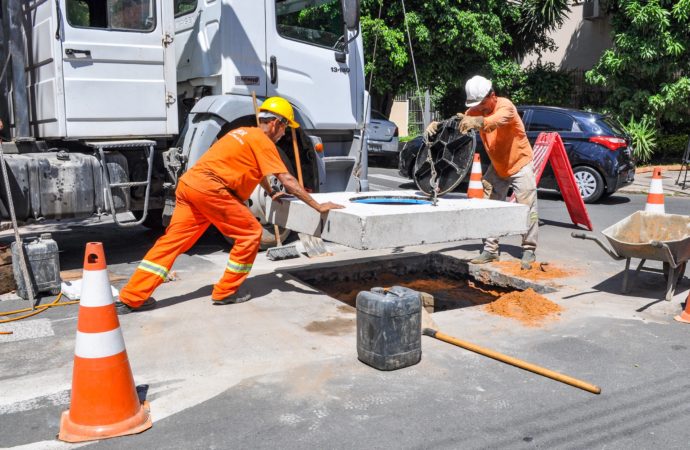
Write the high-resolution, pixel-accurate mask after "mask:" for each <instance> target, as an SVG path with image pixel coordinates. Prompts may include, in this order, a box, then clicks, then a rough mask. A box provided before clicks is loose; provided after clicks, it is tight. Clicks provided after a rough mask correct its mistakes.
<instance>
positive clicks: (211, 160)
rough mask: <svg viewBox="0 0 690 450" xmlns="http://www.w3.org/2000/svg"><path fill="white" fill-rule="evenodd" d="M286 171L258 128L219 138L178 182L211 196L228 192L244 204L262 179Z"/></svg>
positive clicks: (270, 143) (232, 132) (238, 130)
mask: <svg viewBox="0 0 690 450" xmlns="http://www.w3.org/2000/svg"><path fill="white" fill-rule="evenodd" d="M287 171H288V170H287V169H286V168H285V164H283V160H282V159H280V155H279V154H278V150H277V149H276V146H275V144H274V143H273V142H272V141H271V140H270V139H269V138H268V136H266V134H265V133H264V132H263V131H261V130H260V129H259V128H249V127H247V128H237V129H235V130H232V131H230V132H229V133H228V134H226V135H225V136H223V137H222V138H220V139H219V140H218V142H216V143H215V144H213V145H212V146H211V148H210V149H208V151H207V152H206V153H204V155H203V156H202V157H201V158H199V160H198V161H197V162H196V164H194V167H192V168H191V169H189V170H188V171H187V172H186V173H185V174H184V175H182V177H181V178H180V181H182V182H183V183H185V184H186V185H187V186H189V187H192V188H194V189H196V190H197V191H200V192H204V193H207V194H212V195H213V194H216V193H218V192H219V191H220V190H229V191H230V192H232V193H233V194H234V195H236V196H237V197H238V198H239V199H240V200H242V201H245V200H247V199H248V198H249V196H250V195H251V194H252V191H253V190H254V188H256V185H257V184H259V182H260V181H261V179H262V178H263V177H265V176H267V175H270V174H278V173H285V172H287Z"/></svg>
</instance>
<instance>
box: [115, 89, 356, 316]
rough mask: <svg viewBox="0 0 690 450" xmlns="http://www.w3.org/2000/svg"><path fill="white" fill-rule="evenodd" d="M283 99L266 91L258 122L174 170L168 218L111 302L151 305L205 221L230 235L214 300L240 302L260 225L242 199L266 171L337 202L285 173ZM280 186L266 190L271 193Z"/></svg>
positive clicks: (318, 206) (287, 122)
mask: <svg viewBox="0 0 690 450" xmlns="http://www.w3.org/2000/svg"><path fill="white" fill-rule="evenodd" d="M294 117H295V116H294V111H293V109H292V106H291V105H290V103H288V102H287V101H286V100H285V99H283V98H280V97H271V98H268V99H266V101H265V102H264V103H263V104H262V105H261V107H260V108H259V126H258V127H243V128H237V129H235V130H232V131H230V132H229V133H227V134H226V135H225V136H223V137H222V138H221V139H220V140H218V142H216V143H215V144H213V146H211V148H210V149H209V150H208V151H207V152H206V153H205V154H204V155H203V156H202V157H201V158H200V159H199V160H198V161H197V163H196V164H195V165H194V166H193V167H192V168H191V169H190V170H188V171H187V172H186V173H185V174H184V175H183V176H182V177H181V178H180V182H179V185H178V187H177V191H176V192H175V195H176V205H175V210H174V211H173V215H172V218H171V219H170V225H169V226H168V228H167V229H166V231H165V234H164V235H163V236H161V237H160V238H159V239H158V241H156V243H155V245H154V246H153V248H152V249H151V250H149V252H148V253H147V254H146V256H144V259H143V260H142V261H141V263H140V264H139V266H138V267H137V270H136V271H135V272H134V274H133V275H132V277H131V278H130V280H129V282H128V283H127V285H126V286H125V287H124V288H123V289H122V290H121V291H120V298H119V301H118V302H116V306H117V310H118V313H119V314H127V313H129V312H132V311H142V310H146V309H152V308H154V307H155V305H156V301H155V300H154V299H153V298H152V297H151V294H153V291H154V290H155V289H156V288H157V287H158V286H159V285H160V284H161V283H163V282H164V281H165V280H166V278H167V276H168V271H169V270H170V267H172V265H173V263H174V262H175V259H176V258H177V257H178V255H180V254H181V253H184V252H186V251H187V250H189V249H190V248H191V247H192V246H193V245H194V243H195V242H196V241H197V240H198V239H199V238H200V237H201V235H202V234H204V232H205V231H206V229H207V228H208V227H209V225H211V224H213V225H215V226H216V228H218V230H219V231H220V232H221V233H223V235H225V236H228V237H231V238H232V239H234V241H235V243H234V245H233V246H232V250H231V251H230V258H229V259H228V262H227V264H226V267H225V272H224V273H223V276H222V277H221V279H220V280H219V281H218V283H216V284H215V285H214V287H213V293H212V294H211V299H212V300H213V303H214V304H228V303H241V302H245V301H247V300H249V299H250V298H251V294H250V293H249V292H248V291H245V290H240V289H239V288H240V286H241V285H242V282H244V280H245V279H246V278H247V276H248V275H249V271H250V270H251V268H252V264H253V263H254V259H255V258H256V254H257V252H258V250H259V242H260V239H261V233H262V226H261V224H259V222H258V221H257V220H256V218H255V217H254V215H253V214H252V213H251V212H250V211H249V209H248V208H247V206H246V205H245V204H244V202H245V201H246V200H247V199H248V198H249V196H250V195H251V193H252V191H254V189H255V188H256V186H257V184H259V183H260V184H261V186H262V187H263V188H264V189H266V191H267V192H271V188H270V185H269V183H268V180H267V179H266V177H267V176H269V175H271V174H273V175H275V176H276V178H278V180H280V182H281V183H282V184H283V186H284V187H285V189H286V190H287V192H288V193H290V194H292V195H294V196H295V197H297V198H298V199H300V200H302V201H303V202H305V203H306V204H308V205H309V206H311V207H312V208H314V209H315V210H317V211H319V212H320V213H325V212H327V211H329V210H331V209H340V208H343V206H341V205H337V204H335V203H332V202H326V203H318V202H317V201H316V200H314V198H313V197H312V196H311V195H309V194H308V193H307V192H306V191H305V190H304V189H303V188H302V187H301V186H300V184H299V183H298V182H297V180H296V179H295V177H293V176H292V175H290V173H289V172H288V170H287V169H286V168H285V165H284V164H283V161H282V160H281V159H280V155H279V154H278V150H277V149H276V146H275V142H278V140H279V139H280V138H282V137H283V135H284V134H285V130H286V129H287V127H288V126H291V127H294V128H297V127H298V126H299V124H298V123H297V122H295V120H294ZM280 195H282V193H275V194H272V197H273V198H274V199H277V198H278V197H279V196H280Z"/></svg>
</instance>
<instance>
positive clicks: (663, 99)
mask: <svg viewBox="0 0 690 450" xmlns="http://www.w3.org/2000/svg"><path fill="white" fill-rule="evenodd" d="M608 3H609V10H610V12H611V13H612V26H613V30H614V47H613V48H612V49H609V50H607V51H606V52H605V53H604V54H603V55H602V57H601V59H600V60H599V62H598V64H597V65H596V66H595V67H594V69H592V70H591V71H589V72H588V73H587V79H588V80H589V81H590V82H591V83H595V84H598V85H600V86H605V87H607V88H609V89H610V91H611V95H610V96H609V97H608V105H609V106H610V107H611V109H612V110H614V111H616V112H617V113H618V114H619V115H620V116H623V117H630V116H641V115H649V116H651V117H652V118H653V119H654V120H655V121H656V123H657V126H661V127H662V128H668V127H670V126H678V125H687V124H690V114H689V113H690V110H689V108H688V105H689V104H690V63H689V61H690V0H680V1H667V0H609V2H608Z"/></svg>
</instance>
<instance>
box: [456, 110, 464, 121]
mask: <svg viewBox="0 0 690 450" xmlns="http://www.w3.org/2000/svg"><path fill="white" fill-rule="evenodd" d="M455 118H456V119H458V121H460V122H462V119H464V118H465V115H464V114H463V113H460V112H459V113H455Z"/></svg>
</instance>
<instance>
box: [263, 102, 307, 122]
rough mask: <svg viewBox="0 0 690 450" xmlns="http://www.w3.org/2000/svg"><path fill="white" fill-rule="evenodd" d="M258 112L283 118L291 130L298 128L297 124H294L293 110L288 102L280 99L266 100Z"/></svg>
mask: <svg viewBox="0 0 690 450" xmlns="http://www.w3.org/2000/svg"><path fill="white" fill-rule="evenodd" d="M259 111H265V112H269V113H273V114H276V115H278V116H280V117H284V118H285V119H287V121H288V124H289V125H290V126H291V127H292V128H299V123H297V122H295V110H293V109H292V105H291V104H290V102H288V101H287V100H285V99H284V98H282V97H269V98H267V99H266V100H264V102H263V103H262V104H261V106H260V107H259Z"/></svg>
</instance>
